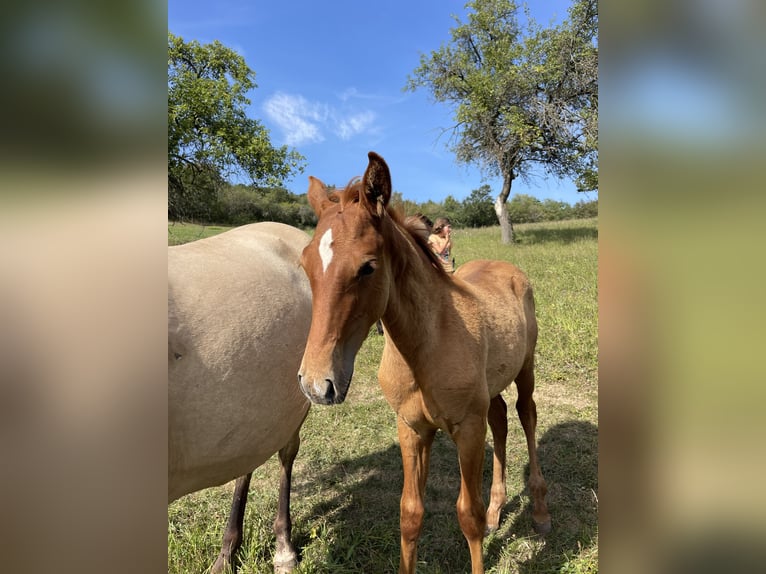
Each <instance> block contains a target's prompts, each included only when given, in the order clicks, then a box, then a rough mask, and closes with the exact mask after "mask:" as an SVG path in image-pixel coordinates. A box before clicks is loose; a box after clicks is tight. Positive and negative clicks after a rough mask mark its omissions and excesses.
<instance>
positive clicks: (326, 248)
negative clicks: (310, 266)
mask: <svg viewBox="0 0 766 574" xmlns="http://www.w3.org/2000/svg"><path fill="white" fill-rule="evenodd" d="M319 257H321V258H322V272H323V273H324V272H325V271H327V266H328V265H330V261H332V229H328V230H327V231H325V233H324V235H323V236H322V239H321V240H320V241H319Z"/></svg>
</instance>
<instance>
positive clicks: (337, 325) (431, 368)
mask: <svg viewBox="0 0 766 574" xmlns="http://www.w3.org/2000/svg"><path fill="white" fill-rule="evenodd" d="M309 182H310V183H309V190H308V198H309V202H310V203H311V206H312V207H313V208H314V211H315V212H316V214H317V216H318V217H319V221H318V224H317V228H316V232H315V234H314V236H313V238H312V240H311V242H310V243H309V245H308V246H307V247H306V248H305V249H304V250H303V255H302V258H301V264H302V266H303V268H304V269H305V271H306V274H307V275H308V277H309V282H310V283H311V291H312V298H313V308H312V320H311V329H310V331H309V337H308V342H307V344H306V350H305V353H304V355H303V361H302V363H301V367H300V370H299V373H298V379H299V382H300V386H301V388H302V390H303V392H304V393H305V394H306V396H307V397H308V398H309V399H310V400H311V401H312V402H314V403H318V404H338V403H341V402H343V400H344V399H345V397H346V393H347V391H348V388H349V384H350V382H351V376H352V374H353V371H354V359H355V357H356V354H357V352H358V351H359V348H360V347H361V345H362V342H363V341H364V339H365V337H366V336H367V334H368V332H369V329H370V327H371V326H372V324H373V323H375V321H376V320H377V319H378V318H382V321H383V324H384V326H385V337H386V341H385V348H384V350H383V357H382V361H381V365H380V370H379V373H378V376H379V381H380V385H381V387H382V389H383V393H384V395H385V397H386V399H387V400H388V402H389V403H390V404H391V406H392V407H393V408H394V410H395V411H396V413H397V415H398V417H397V421H398V433H399V441H400V445H401V451H402V461H403V468H404V487H403V490H402V498H401V508H400V510H401V516H400V528H401V561H400V564H399V572H400V573H414V572H415V565H416V556H417V540H418V537H419V535H420V530H421V526H422V522H423V495H424V492H425V485H426V478H427V476H428V462H429V455H430V449H431V444H432V442H433V439H434V434H435V433H436V430H437V429H442V430H443V431H444V432H446V433H447V434H449V436H450V437H451V438H452V440H454V441H455V444H456V445H457V450H458V457H459V462H460V474H461V485H460V495H459V496H458V500H457V515H458V520H459V522H460V527H461V529H462V531H463V534H464V536H465V538H466V540H467V541H468V547H469V549H470V553H471V572H472V573H473V574H480V573H483V572H484V564H483V557H482V539H483V536H484V533H485V530H486V529H489V530H492V529H495V528H497V526H498V523H499V519H500V511H501V510H502V508H503V505H504V504H505V503H506V500H507V498H506V485H505V444H506V435H507V417H506V412H507V408H506V404H505V401H504V400H503V398H502V396H501V394H500V393H501V391H502V390H503V389H505V388H506V387H508V386H509V385H510V384H511V383H512V382H513V381H514V380H515V381H516V386H517V388H518V401H517V402H516V409H517V411H518V415H519V418H520V419H521V425H522V427H523V428H524V433H525V435H526V439H527V447H528V450H529V469H530V471H529V482H528V486H529V490H530V492H531V495H532V498H533V501H534V509H533V512H532V517H533V520H534V524H535V528H536V530H537V531H538V532H541V533H545V532H547V531H549V530H550V527H551V520H550V515H549V514H548V508H547V506H546V503H545V493H546V490H547V489H546V485H545V480H544V479H543V476H542V474H541V472H540V466H539V464H538V460H537V451H536V446H535V425H536V422H537V413H536V408H535V402H534V400H533V399H532V392H533V390H534V381H535V379H534V350H535V342H536V339H537V321H536V319H535V309H534V300H533V297H532V289H531V288H530V285H529V282H528V280H527V278H526V276H525V275H524V274H523V273H522V272H521V271H520V270H519V269H518V268H516V267H515V266H513V265H512V264H510V263H506V262H501V261H486V260H481V261H471V262H469V263H466V264H465V265H463V266H462V267H460V269H458V270H457V272H456V273H455V274H454V276H449V275H447V274H446V273H445V272H444V271H443V269H442V267H441V265H440V264H439V262H438V260H437V259H436V258H435V256H434V255H433V253H432V252H431V250H430V249H429V248H428V245H427V243H426V241H425V239H424V237H423V235H422V233H419V230H417V229H415V228H414V227H413V226H408V224H405V222H404V220H403V218H402V217H401V216H400V215H399V214H397V213H395V212H393V211H390V210H389V209H388V202H389V200H390V198H391V176H390V173H389V169H388V166H387V165H386V163H385V162H384V161H383V158H381V157H380V156H378V155H377V154H375V153H374V152H370V153H369V164H368V166H367V169H366V171H365V174H364V177H363V178H362V179H361V180H360V181H356V182H354V183H352V184H350V185H349V186H348V187H347V188H346V189H343V190H340V191H335V192H333V193H332V194H330V195H328V193H327V191H326V189H325V186H324V185H323V184H322V182H320V181H319V180H318V179H316V178H313V177H310V178H309ZM410 225H411V224H410ZM444 373H446V375H445V374H444ZM488 422H489V426H490V429H491V430H492V435H493V438H494V441H493V442H494V470H493V477H492V488H491V495H490V502H489V509H488V511H486V512H485V508H484V502H483V500H482V493H481V480H482V466H483V461H484V445H485V439H486V432H487V423H488Z"/></svg>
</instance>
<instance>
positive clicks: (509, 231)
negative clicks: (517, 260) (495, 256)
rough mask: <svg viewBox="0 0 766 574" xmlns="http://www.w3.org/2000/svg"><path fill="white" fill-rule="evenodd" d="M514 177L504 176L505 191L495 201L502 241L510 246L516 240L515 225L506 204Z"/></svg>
mask: <svg viewBox="0 0 766 574" xmlns="http://www.w3.org/2000/svg"><path fill="white" fill-rule="evenodd" d="M512 181H513V177H512V176H511V175H510V174H505V175H504V176H503V189H502V190H501V191H500V195H498V196H497V199H495V214H496V215H497V220H498V222H500V241H502V242H503V243H504V244H506V245H508V244H510V243H513V242H514V241H515V240H516V238H515V237H514V233H513V223H512V222H511V218H510V216H509V215H508V207H507V206H506V205H505V202H506V201H508V196H509V195H510V194H511V182H512Z"/></svg>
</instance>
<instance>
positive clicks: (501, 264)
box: [455, 259, 537, 396]
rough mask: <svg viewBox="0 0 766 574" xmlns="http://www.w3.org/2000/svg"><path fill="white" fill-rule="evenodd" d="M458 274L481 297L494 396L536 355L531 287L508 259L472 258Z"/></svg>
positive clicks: (456, 275)
mask: <svg viewBox="0 0 766 574" xmlns="http://www.w3.org/2000/svg"><path fill="white" fill-rule="evenodd" d="M455 277H457V278H459V279H460V280H462V281H464V282H465V283H467V284H468V285H469V288H470V290H471V292H472V293H473V294H474V296H475V297H476V298H477V299H478V300H479V308H480V309H481V314H482V317H483V320H484V324H485V332H486V334H487V338H488V341H489V349H488V359H487V361H488V364H487V383H488V385H489V390H490V396H494V395H496V394H498V393H499V392H500V391H502V390H503V388H505V387H506V386H508V384H510V382H511V381H513V380H514V379H515V378H516V375H518V373H519V371H520V370H521V368H522V367H523V366H524V365H525V364H527V362H528V361H531V360H532V359H533V357H534V350H535V344H536V342H537V319H536V317H535V303H534V296H533V293H532V286H531V285H530V282H529V279H528V278H527V276H526V274H525V273H524V272H523V271H522V270H521V269H519V268H518V267H516V266H515V265H513V264H512V263H509V262H506V261H494V260H486V259H480V260H474V261H469V262H467V263H465V264H464V265H461V266H460V267H459V268H458V269H457V271H456V272H455Z"/></svg>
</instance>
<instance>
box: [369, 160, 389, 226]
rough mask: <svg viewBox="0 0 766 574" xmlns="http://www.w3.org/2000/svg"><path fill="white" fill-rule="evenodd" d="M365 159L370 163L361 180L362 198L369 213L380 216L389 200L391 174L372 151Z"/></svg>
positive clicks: (384, 163)
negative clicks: (368, 159)
mask: <svg viewBox="0 0 766 574" xmlns="http://www.w3.org/2000/svg"><path fill="white" fill-rule="evenodd" d="M367 157H368V158H370V163H369V164H367V170H366V171H365V172H364V177H363V178H362V190H363V193H364V198H365V200H366V203H367V206H368V208H369V209H370V211H372V212H373V213H377V214H378V216H382V215H383V210H384V209H385V208H386V206H387V205H388V201H389V200H390V199H391V172H390V171H388V166H387V165H386V162H385V161H383V158H382V157H380V156H379V155H378V154H376V153H375V152H374V151H371V152H370V153H368V154H367Z"/></svg>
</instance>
